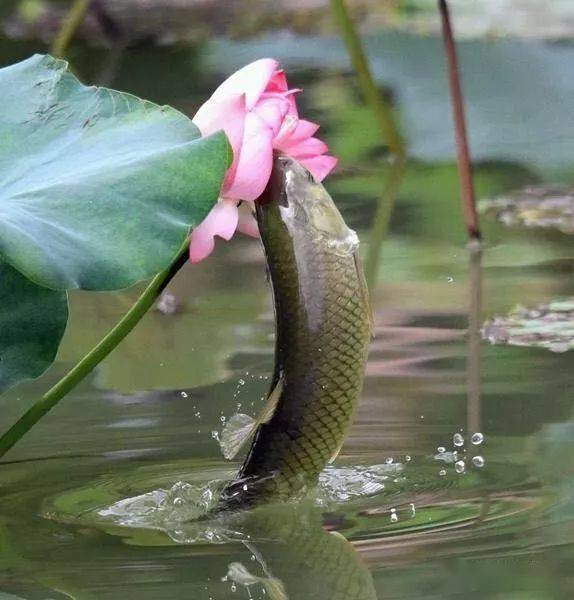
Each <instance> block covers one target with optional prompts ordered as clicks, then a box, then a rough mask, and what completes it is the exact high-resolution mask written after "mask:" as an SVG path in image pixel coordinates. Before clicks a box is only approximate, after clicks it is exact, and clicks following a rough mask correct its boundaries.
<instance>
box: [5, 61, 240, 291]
mask: <svg viewBox="0 0 574 600" xmlns="http://www.w3.org/2000/svg"><path fill="white" fill-rule="evenodd" d="M0 97H1V98H2V109H1V111H0V182H1V183H0V255H1V256H3V257H4V259H5V260H6V262H8V263H10V264H11V265H13V266H14V267H15V268H16V269H18V270H19V271H20V272H22V273H23V274H24V275H26V277H28V278H29V279H31V280H32V281H34V282H36V283H38V284H39V285H42V286H46V287H49V288H53V289H70V288H81V289H87V290H109V289H120V288H124V287H127V286H129V285H131V284H133V283H135V282H136V281H139V280H141V279H146V278H148V277H150V276H152V275H153V274H155V273H157V272H158V271H160V270H162V269H163V268H164V267H166V266H167V264H169V262H170V261H171V260H172V259H173V258H174V256H175V254H176V253H177V250H178V249H179V247H180V246H181V244H182V243H183V241H184V240H185V237H186V236H187V235H188V234H189V230H190V228H191V227H193V226H194V225H197V224H198V223H199V222H200V221H201V220H202V219H203V218H204V217H205V216H206V215H207V213H208V212H209V210H210V209H211V207H212V206H213V204H214V203H215V202H216V200H217V197H218V193H219V189H220V186H221V182H222V180H223V176H224V174H225V171H226V169H227V167H228V165H229V161H230V149H229V145H228V142H227V139H226V137H225V135H224V134H223V133H222V132H219V133H216V134H215V135H213V136H210V137H207V138H201V137H200V133H199V130H198V129H197V127H195V125H194V124H193V123H192V122H191V121H190V120H189V119H188V118H187V117H186V116H184V115H183V114H181V113H179V112H178V111H176V110H175V109H172V108H170V107H166V106H158V105H156V104H153V103H151V102H147V101H144V100H140V99H139V98H137V97H135V96H132V95H130V94H125V93H122V92H117V91H114V90H109V89H105V88H97V87H86V86H84V85H82V84H81V83H80V82H79V81H78V80H77V79H76V77H75V76H74V75H72V74H71V73H70V72H69V71H68V70H67V63H65V62H63V61H60V60H56V59H54V58H52V57H50V56H33V57H32V58H30V59H28V60H25V61H23V62H20V63H17V64H15V65H12V66H9V67H6V68H3V69H0Z"/></svg>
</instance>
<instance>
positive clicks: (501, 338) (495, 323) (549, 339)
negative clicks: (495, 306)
mask: <svg viewBox="0 0 574 600" xmlns="http://www.w3.org/2000/svg"><path fill="white" fill-rule="evenodd" d="M482 335H483V338H484V339H486V340H488V341H489V342H490V343H492V344H508V345H510V346H528V347H539V348H546V349H548V350H550V351H552V352H566V351H567V350H572V349H573V348H574V298H570V299H566V300H560V301H554V302H551V303H549V304H542V305H540V306H537V307H534V308H526V307H524V306H518V307H516V308H515V309H514V310H513V311H512V312H511V313H509V314H508V315H507V316H506V317H494V318H492V319H490V320H488V321H487V322H486V323H485V324H484V326H483V328H482Z"/></svg>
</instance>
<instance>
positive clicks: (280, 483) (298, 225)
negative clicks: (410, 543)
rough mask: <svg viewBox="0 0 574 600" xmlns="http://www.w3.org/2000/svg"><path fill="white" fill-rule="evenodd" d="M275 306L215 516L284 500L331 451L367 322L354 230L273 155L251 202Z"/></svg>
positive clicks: (339, 436) (231, 443) (309, 179)
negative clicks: (257, 405) (259, 388)
mask: <svg viewBox="0 0 574 600" xmlns="http://www.w3.org/2000/svg"><path fill="white" fill-rule="evenodd" d="M255 207H256V216H257V222H258V225H259V231H260V234H261V239H262V242H263V247H264V251H265V256H266V259H267V268H268V273H269V279H270V281H271V287H272V291H273V298H274V305H275V322H276V342H275V368H274V373H273V378H272V383H271V389H270V391H269V394H268V401H267V403H266V406H265V408H264V410H263V411H262V414H261V415H260V417H259V418H257V419H253V418H251V417H249V416H247V415H235V416H234V417H232V418H231V419H230V420H229V422H228V425H227V427H226V428H225V429H224V431H223V432H222V435H221V445H222V448H223V450H224V454H225V455H226V457H227V458H232V457H234V456H235V455H236V454H237V453H238V451H239V450H240V448H241V447H242V445H243V444H245V443H246V442H247V441H248V440H249V439H252V442H251V446H250V449H249V452H248V453H247V456H246V458H245V461H244V463H243V466H242V467H241V469H240V471H239V473H238V476H237V477H236V478H235V479H234V480H232V481H231V482H230V483H229V484H228V485H227V486H225V488H224V489H223V491H222V493H221V497H220V508H221V509H222V510H235V509H241V508H248V507H252V506H254V505H257V504H260V503H262V502H269V501H271V500H273V501H276V500H287V499H291V498H294V497H296V496H298V495H301V494H303V493H305V492H306V491H307V490H309V489H310V488H312V487H313V486H314V485H315V484H316V482H317V480H318V477H319V475H320V473H321V471H322V470H323V469H324V468H325V466H326V465H327V464H328V463H329V462H332V461H333V460H334V459H335V458H336V456H337V455H338V453H339V451H340V450H341V447H342V445H343V443H344V441H345V438H346V435H347V432H348V429H349V427H350V425H351V423H352V420H353V417H354V413H355V409H356V407H357V403H358V401H359V396H360V394H361V389H362V385H363V378H364V372H365V365H366V361H367V355H368V348H369V344H370V341H371V338H372V332H373V323H372V316H371V310H370V305H369V293H368V290H367V285H366V281H365V277H364V273H363V269H362V266H361V261H360V258H359V239H358V236H357V234H356V233H355V232H354V231H353V230H352V229H350V228H349V227H348V226H347V224H346V223H345V221H344V219H343V217H342V216H341V213H340V212H339V210H338V209H337V207H336V205H335V203H334V201H333V199H332V198H331V196H330V195H329V193H328V192H327V190H326V189H325V188H324V187H323V185H322V184H321V183H319V182H317V181H316V180H315V179H314V178H313V176H312V175H311V174H310V173H309V171H307V170H306V169H305V168H304V167H303V166H302V165H301V164H300V163H299V162H297V161H296V160H295V159H293V158H291V157H289V156H286V155H283V154H278V155H276V156H275V157H274V162H273V167H272V173H271V177H270V180H269V183H268V185H267V187H266V189H265V191H264V192H263V194H262V196H261V197H260V198H258V199H257V201H256V202H255Z"/></svg>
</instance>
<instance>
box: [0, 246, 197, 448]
mask: <svg viewBox="0 0 574 600" xmlns="http://www.w3.org/2000/svg"><path fill="white" fill-rule="evenodd" d="M188 248H189V241H188V240H187V241H186V242H185V243H184V245H183V246H182V248H181V249H180V251H179V253H178V255H177V258H176V259H175V260H174V262H173V263H172V264H171V265H170V266H169V267H168V268H167V269H165V271H162V272H161V273H159V274H158V275H156V276H155V277H154V278H153V279H152V280H151V282H150V284H149V285H148V286H147V288H146V289H145V290H144V291H143V293H142V294H141V296H140V297H139V298H138V300H137V301H136V303H135V304H134V305H133V306H132V307H131V308H130V310H129V311H128V312H127V313H126V315H125V316H124V317H123V319H122V320H121V321H120V322H119V323H118V324H117V325H116V326H115V327H114V328H113V329H112V330H111V331H110V332H109V333H108V334H107V335H106V337H104V338H103V339H102V340H101V341H100V342H99V344H97V345H96V346H95V347H94V348H93V349H92V350H91V351H90V352H89V353H88V354H86V356H84V358H82V360H81V361H80V362H79V363H78V364H77V365H76V366H75V367H74V368H73V369H72V370H71V371H70V372H69V373H68V374H67V375H66V376H65V377H63V378H62V379H60V381H58V383H57V384H56V385H55V386H54V387H52V389H50V390H48V391H47V392H46V393H45V394H44V396H42V398H41V399H40V400H38V402H36V403H35V404H34V405H33V406H32V407H31V408H29V409H28V410H27V411H26V412H25V413H24V415H23V416H22V417H20V419H18V421H16V423H14V425H12V427H10V429H9V430H8V431H7V432H6V433H5V434H4V435H3V436H2V437H1V438H0V458H1V457H2V456H4V454H6V452H8V450H10V448H12V447H13V446H14V445H15V444H16V443H17V442H18V441H19V440H20V439H21V438H22V436H23V435H24V434H25V433H27V432H28V431H29V430H30V429H31V428H32V427H33V426H34V425H35V424H36V423H37V422H38V421H39V420H40V419H41V418H42V417H43V416H44V415H45V414H46V413H48V412H49V411H50V410H52V408H54V406H56V404H58V402H59V401H60V400H61V399H62V398H63V397H64V396H65V395H66V394H68V393H69V392H70V391H71V390H73V389H74V388H75V387H76V386H77V385H78V384H79V383H80V382H81V381H83V379H85V378H86V376H87V375H89V374H90V373H91V372H92V371H93V370H94V369H95V367H96V366H97V365H98V364H99V363H100V362H102V360H104V358H106V357H107V356H108V354H110V352H111V351H112V350H114V349H115V348H116V346H118V344H119V343H120V342H121V341H122V340H123V339H124V338H125V337H126V336H127V335H128V334H129V333H130V332H131V330H132V329H133V328H134V327H135V326H136V325H137V324H138V323H139V321H140V320H141V319H142V317H143V316H144V315H145V314H146V313H147V311H148V310H149V309H150V308H151V307H152V306H153V304H154V302H155V301H156V300H157V298H158V296H159V295H160V294H161V292H162V291H163V290H164V289H165V287H166V286H167V284H168V283H169V282H170V281H171V280H172V279H173V277H174V276H175V274H176V273H177V272H178V271H179V270H180V269H181V267H183V265H184V264H185V263H186V261H187V254H188Z"/></svg>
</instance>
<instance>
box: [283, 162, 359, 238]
mask: <svg viewBox="0 0 574 600" xmlns="http://www.w3.org/2000/svg"><path fill="white" fill-rule="evenodd" d="M272 180H273V184H272V185H273V188H274V189H275V190H277V192H278V193H277V194H275V195H274V197H275V199H276V201H277V202H278V204H279V208H280V211H281V214H282V216H283V220H284V221H285V222H289V223H290V225H291V226H292V227H296V228H298V229H303V230H305V231H307V232H311V233H315V234H316V235H318V236H320V237H322V238H325V239H327V240H329V241H330V242H331V243H337V242H347V243H349V242H351V243H352V245H355V244H356V234H355V232H354V231H352V230H351V229H349V227H348V226H347V224H346V223H345V221H344V219H343V217H342V216H341V213H340V212H339V210H338V209H337V206H336V205H335V203H334V202H333V199H332V198H331V196H330V195H329V193H328V192H327V190H326V189H325V188H324V187H323V185H322V184H321V183H319V182H318V181H316V180H315V178H314V177H313V175H312V174H311V173H310V172H309V171H308V170H307V169H305V167H304V166H303V165H301V164H300V163H299V162H298V161H297V160H295V159H294V158H291V157H290V156H286V155H284V154H278V155H277V156H276V157H275V161H274V164H273V173H272Z"/></svg>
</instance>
